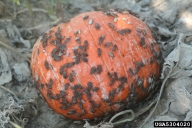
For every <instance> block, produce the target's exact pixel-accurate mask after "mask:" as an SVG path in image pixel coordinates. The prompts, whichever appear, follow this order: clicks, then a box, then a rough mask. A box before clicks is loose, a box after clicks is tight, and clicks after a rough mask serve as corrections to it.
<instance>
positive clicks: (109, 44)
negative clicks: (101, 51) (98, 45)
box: [104, 42, 112, 47]
mask: <svg viewBox="0 0 192 128" xmlns="http://www.w3.org/2000/svg"><path fill="white" fill-rule="evenodd" d="M111 45H112V43H111V42H106V43H105V44H104V47H109V46H111Z"/></svg>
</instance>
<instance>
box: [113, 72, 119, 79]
mask: <svg viewBox="0 0 192 128" xmlns="http://www.w3.org/2000/svg"><path fill="white" fill-rule="evenodd" d="M113 76H114V78H115V80H118V75H117V72H114V75H113Z"/></svg>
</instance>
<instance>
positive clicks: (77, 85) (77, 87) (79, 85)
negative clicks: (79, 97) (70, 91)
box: [74, 84, 83, 89]
mask: <svg viewBox="0 0 192 128" xmlns="http://www.w3.org/2000/svg"><path fill="white" fill-rule="evenodd" d="M74 86H75V89H82V88H83V87H82V86H81V84H75V85H74Z"/></svg>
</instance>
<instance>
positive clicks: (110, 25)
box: [108, 23, 116, 30]
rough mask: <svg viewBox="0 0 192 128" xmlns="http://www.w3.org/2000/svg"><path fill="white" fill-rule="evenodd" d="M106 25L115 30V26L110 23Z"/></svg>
mask: <svg viewBox="0 0 192 128" xmlns="http://www.w3.org/2000/svg"><path fill="white" fill-rule="evenodd" d="M108 26H109V27H110V28H112V29H113V30H116V28H115V26H114V25H113V24H112V23H108Z"/></svg>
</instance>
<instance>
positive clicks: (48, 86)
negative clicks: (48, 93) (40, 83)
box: [45, 79, 53, 89]
mask: <svg viewBox="0 0 192 128" xmlns="http://www.w3.org/2000/svg"><path fill="white" fill-rule="evenodd" d="M45 85H46V86H47V88H48V89H51V88H52V85H53V80H52V79H50V80H49V83H46V84H45Z"/></svg>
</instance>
